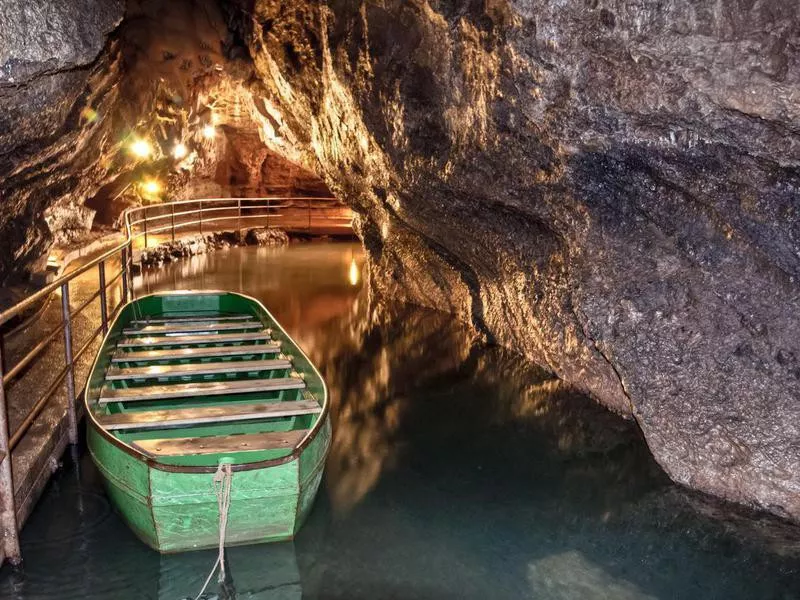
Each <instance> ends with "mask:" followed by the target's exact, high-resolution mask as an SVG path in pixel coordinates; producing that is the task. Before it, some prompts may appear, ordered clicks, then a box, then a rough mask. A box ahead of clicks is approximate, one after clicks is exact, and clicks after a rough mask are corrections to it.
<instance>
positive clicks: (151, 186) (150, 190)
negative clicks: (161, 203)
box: [142, 179, 161, 196]
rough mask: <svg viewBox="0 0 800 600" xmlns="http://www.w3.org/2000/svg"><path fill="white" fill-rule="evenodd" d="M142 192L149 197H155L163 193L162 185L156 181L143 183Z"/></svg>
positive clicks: (149, 180)
mask: <svg viewBox="0 0 800 600" xmlns="http://www.w3.org/2000/svg"><path fill="white" fill-rule="evenodd" d="M142 191H143V192H144V193H145V194H147V195H148V196H155V195H156V194H158V193H159V192H160V191H161V184H160V183H158V181H156V180H155V179H148V180H147V181H144V182H142Z"/></svg>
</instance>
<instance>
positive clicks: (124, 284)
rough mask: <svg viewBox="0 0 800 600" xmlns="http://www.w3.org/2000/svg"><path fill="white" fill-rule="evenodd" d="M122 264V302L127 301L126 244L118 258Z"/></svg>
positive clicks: (125, 302) (127, 271)
mask: <svg viewBox="0 0 800 600" xmlns="http://www.w3.org/2000/svg"><path fill="white" fill-rule="evenodd" d="M119 260H120V263H121V266H122V303H123V304H127V303H128V275H129V273H130V272H129V270H128V246H124V247H123V248H122V255H121V256H120V258H119Z"/></svg>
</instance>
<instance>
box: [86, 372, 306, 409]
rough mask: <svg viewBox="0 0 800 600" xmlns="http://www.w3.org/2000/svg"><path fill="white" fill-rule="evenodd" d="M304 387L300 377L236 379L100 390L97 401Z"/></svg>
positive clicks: (166, 398)
mask: <svg viewBox="0 0 800 600" xmlns="http://www.w3.org/2000/svg"><path fill="white" fill-rule="evenodd" d="M303 387H305V383H303V380H302V379H299V378H297V377H281V378H279V379H240V380H231V381H229V380H225V381H198V382H196V383H173V384H171V385H169V384H162V385H148V386H141V387H130V388H120V389H108V388H105V389H103V391H102V393H101V395H100V400H99V403H100V404H109V403H111V402H137V401H142V400H171V399H175V398H191V397H203V398H205V397H209V396H223V395H227V394H247V393H259V392H268V391H275V390H294V389H299V388H303Z"/></svg>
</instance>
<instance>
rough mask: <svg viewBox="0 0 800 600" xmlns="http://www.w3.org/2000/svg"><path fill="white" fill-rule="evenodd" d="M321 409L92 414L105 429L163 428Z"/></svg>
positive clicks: (303, 404) (243, 407)
mask: <svg viewBox="0 0 800 600" xmlns="http://www.w3.org/2000/svg"><path fill="white" fill-rule="evenodd" d="M321 411H322V407H321V406H320V405H319V403H318V402H317V401H316V400H298V401H295V402H258V403H254V404H227V405H225V404H222V405H216V406H203V407H197V408H169V409H164V410H145V411H136V412H124V413H115V414H111V415H96V418H97V421H98V423H100V424H101V425H102V426H103V427H105V428H106V429H108V430H109V431H124V430H126V429H164V428H165V427H176V426H188V425H202V424H206V423H230V422H234V421H250V420H255V419H267V418H284V417H297V416H301V415H313V414H317V413H319V412H321Z"/></svg>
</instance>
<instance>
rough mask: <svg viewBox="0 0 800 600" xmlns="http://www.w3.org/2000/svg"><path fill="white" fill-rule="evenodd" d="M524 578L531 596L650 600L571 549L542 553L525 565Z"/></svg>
mask: <svg viewBox="0 0 800 600" xmlns="http://www.w3.org/2000/svg"><path fill="white" fill-rule="evenodd" d="M528 581H529V583H530V584H531V588H532V590H531V591H532V592H533V594H534V596H535V597H544V596H546V597H547V598H558V599H559V600H562V599H563V600H571V599H573V598H575V599H578V598H614V599H617V600H634V599H636V600H653V598H654V596H651V595H649V594H646V593H644V592H643V591H642V590H641V589H639V588H638V587H637V586H636V585H635V584H633V583H631V582H629V581H626V580H624V579H622V578H619V577H615V576H614V575H612V574H611V573H607V572H606V571H604V570H603V569H602V568H601V567H600V566H599V565H596V564H594V563H592V562H591V561H589V560H588V559H587V558H586V557H585V556H583V555H582V554H581V553H580V552H578V551H575V550H571V551H567V552H564V553H562V554H554V555H552V556H546V557H544V558H542V559H539V560H537V561H535V562H532V563H530V564H529V565H528Z"/></svg>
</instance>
